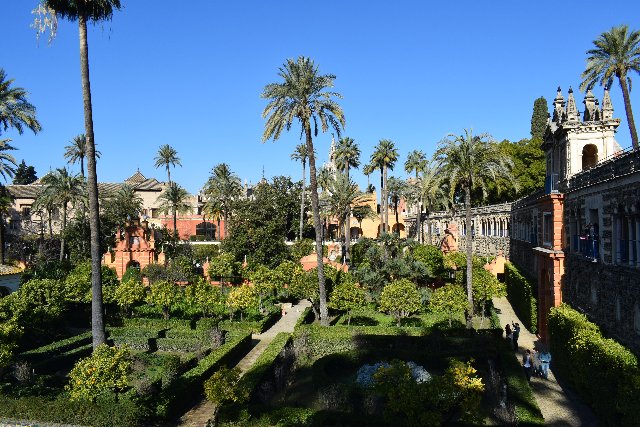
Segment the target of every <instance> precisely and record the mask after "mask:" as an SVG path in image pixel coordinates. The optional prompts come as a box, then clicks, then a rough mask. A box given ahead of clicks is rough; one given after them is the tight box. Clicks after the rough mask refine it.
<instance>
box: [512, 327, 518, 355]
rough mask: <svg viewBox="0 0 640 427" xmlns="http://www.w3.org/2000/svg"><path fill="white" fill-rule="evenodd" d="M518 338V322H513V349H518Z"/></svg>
mask: <svg viewBox="0 0 640 427" xmlns="http://www.w3.org/2000/svg"><path fill="white" fill-rule="evenodd" d="M518 338H520V324H519V323H514V324H513V338H512V339H511V341H512V344H513V350H514V351H518Z"/></svg>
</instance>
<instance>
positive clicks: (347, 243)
mask: <svg viewBox="0 0 640 427" xmlns="http://www.w3.org/2000/svg"><path fill="white" fill-rule="evenodd" d="M346 169H347V182H349V183H351V181H350V180H349V163H347V168H346ZM347 209H348V210H347V215H346V217H347V218H346V220H345V227H346V230H345V231H346V232H345V239H346V240H345V254H344V259H345V261H346V263H347V264H349V261H350V260H351V256H350V254H349V249H350V248H349V246H350V245H351V205H349V207H348V208H347Z"/></svg>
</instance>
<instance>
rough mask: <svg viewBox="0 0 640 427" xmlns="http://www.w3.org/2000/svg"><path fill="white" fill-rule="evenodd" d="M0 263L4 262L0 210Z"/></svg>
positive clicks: (2, 222)
mask: <svg viewBox="0 0 640 427" xmlns="http://www.w3.org/2000/svg"><path fill="white" fill-rule="evenodd" d="M0 264H4V214H2V212H0Z"/></svg>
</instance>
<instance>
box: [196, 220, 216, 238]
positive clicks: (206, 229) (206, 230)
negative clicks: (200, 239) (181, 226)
mask: <svg viewBox="0 0 640 427" xmlns="http://www.w3.org/2000/svg"><path fill="white" fill-rule="evenodd" d="M216 234H217V227H216V225H215V224H214V223H212V222H208V221H203V222H201V223H199V224H196V236H204V238H205V240H214V239H215V238H216Z"/></svg>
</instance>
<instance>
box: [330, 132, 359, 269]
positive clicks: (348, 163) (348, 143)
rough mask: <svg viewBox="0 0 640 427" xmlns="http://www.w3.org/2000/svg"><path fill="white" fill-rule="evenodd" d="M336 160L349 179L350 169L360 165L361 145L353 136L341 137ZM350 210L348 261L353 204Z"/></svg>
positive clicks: (347, 215)
mask: <svg viewBox="0 0 640 427" xmlns="http://www.w3.org/2000/svg"><path fill="white" fill-rule="evenodd" d="M335 155H336V162H337V165H336V166H337V168H338V170H339V171H343V172H344V173H345V174H346V176H347V180H349V169H350V168H357V167H358V166H360V147H358V144H356V142H355V141H354V140H353V138H349V137H345V138H341V139H340V140H339V141H338V146H337V147H336V153H335ZM348 210H349V212H347V213H346V214H345V215H346V220H345V221H346V229H347V231H346V234H345V237H346V242H345V245H346V252H347V253H346V260H347V262H349V261H350V256H349V246H350V244H351V205H349V209H348Z"/></svg>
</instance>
